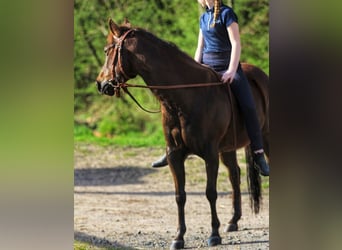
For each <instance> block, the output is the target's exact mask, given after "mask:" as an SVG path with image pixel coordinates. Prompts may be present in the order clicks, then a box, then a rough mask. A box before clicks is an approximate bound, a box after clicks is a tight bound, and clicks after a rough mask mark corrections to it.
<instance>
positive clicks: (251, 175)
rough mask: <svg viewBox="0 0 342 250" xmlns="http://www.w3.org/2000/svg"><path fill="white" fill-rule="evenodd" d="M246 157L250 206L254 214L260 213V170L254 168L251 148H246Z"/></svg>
mask: <svg viewBox="0 0 342 250" xmlns="http://www.w3.org/2000/svg"><path fill="white" fill-rule="evenodd" d="M245 156H246V164H247V183H248V193H249V200H250V206H251V209H252V211H253V212H254V213H256V214H257V213H259V210H260V204H261V200H262V196H261V178H260V175H259V172H258V170H257V169H256V168H255V167H254V161H253V156H252V150H251V148H250V146H247V147H245Z"/></svg>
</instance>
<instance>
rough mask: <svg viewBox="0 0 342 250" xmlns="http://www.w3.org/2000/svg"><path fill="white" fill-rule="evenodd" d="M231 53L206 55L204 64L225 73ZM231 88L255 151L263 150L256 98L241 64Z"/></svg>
mask: <svg viewBox="0 0 342 250" xmlns="http://www.w3.org/2000/svg"><path fill="white" fill-rule="evenodd" d="M229 61H230V52H220V53H204V54H203V59H202V63H203V64H206V65H208V66H209V67H211V68H212V69H214V70H215V71H217V72H219V73H221V74H222V73H224V72H225V71H226V70H227V69H228V66H229ZM230 88H231V90H232V92H233V94H234V96H235V97H236V99H237V102H238V105H239V108H240V110H241V113H242V116H243V118H244V120H245V124H246V129H247V134H248V137H249V139H250V141H251V148H252V150H253V151H256V150H259V149H263V141H262V133H261V130H260V125H259V120H258V116H257V112H256V107H255V103H254V98H253V95H252V91H251V88H250V86H249V83H248V80H247V77H246V76H245V74H244V72H243V71H242V68H241V64H240V63H239V66H238V69H237V71H236V74H235V77H234V81H233V82H232V83H231V84H230Z"/></svg>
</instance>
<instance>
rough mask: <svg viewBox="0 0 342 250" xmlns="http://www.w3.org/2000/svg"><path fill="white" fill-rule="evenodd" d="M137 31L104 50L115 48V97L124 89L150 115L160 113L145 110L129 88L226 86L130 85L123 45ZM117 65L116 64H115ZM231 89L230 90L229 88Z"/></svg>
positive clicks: (212, 84)
mask: <svg viewBox="0 0 342 250" xmlns="http://www.w3.org/2000/svg"><path fill="white" fill-rule="evenodd" d="M133 31H136V30H135V29H129V30H127V31H126V32H125V33H124V34H123V35H122V36H121V37H120V38H119V40H118V42H117V43H113V44H111V45H108V46H106V47H105V48H104V50H105V51H107V50H108V49H110V48H113V47H114V60H113V70H112V73H113V78H114V80H113V79H111V80H109V82H110V83H113V82H116V85H113V84H111V85H112V87H113V88H114V92H115V96H116V97H120V90H121V89H122V90H123V91H124V92H125V93H126V94H128V95H129V96H130V97H131V98H132V100H133V101H134V102H135V103H136V104H137V105H138V106H139V107H140V108H141V109H142V110H144V111H146V112H148V113H159V112H160V110H158V111H150V110H147V109H145V108H144V107H142V106H141V104H140V103H139V102H138V101H137V100H136V99H135V97H134V96H133V95H132V94H131V93H130V92H129V91H128V87H135V88H146V89H181V88H197V87H208V86H217V85H224V83H223V82H210V83H191V84H176V85H162V86H160V85H140V84H130V83H127V81H128V80H129V79H131V78H130V77H129V76H128V75H127V74H126V72H125V70H124V69H123V67H122V55H121V50H122V44H123V42H124V40H125V39H126V37H127V35H128V34H130V33H131V32H133ZM116 61H117V63H116V64H115V62H116ZM228 89H230V88H228Z"/></svg>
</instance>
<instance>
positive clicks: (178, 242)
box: [170, 240, 184, 250]
mask: <svg viewBox="0 0 342 250" xmlns="http://www.w3.org/2000/svg"><path fill="white" fill-rule="evenodd" d="M183 248H184V240H174V241H172V243H171V246H170V250H176V249H183Z"/></svg>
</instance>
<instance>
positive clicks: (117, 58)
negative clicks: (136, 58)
mask: <svg viewBox="0 0 342 250" xmlns="http://www.w3.org/2000/svg"><path fill="white" fill-rule="evenodd" d="M133 31H134V29H129V30H127V31H126V32H125V33H124V34H123V35H122V36H120V37H119V38H118V41H117V42H116V43H112V44H110V45H108V46H106V47H105V48H104V51H105V52H107V51H108V50H109V49H111V48H114V56H113V69H112V78H111V79H110V80H108V83H109V84H110V85H111V87H113V88H114V93H115V95H116V96H117V97H120V89H121V88H122V86H121V84H122V83H125V82H126V81H128V80H129V79H130V77H129V76H128V75H127V74H126V72H125V70H124V68H123V67H122V55H121V51H122V43H123V42H124V40H125V39H126V37H127V36H128V34H129V33H131V32H133ZM114 82H115V83H116V85H114V84H113V83H114Z"/></svg>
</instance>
